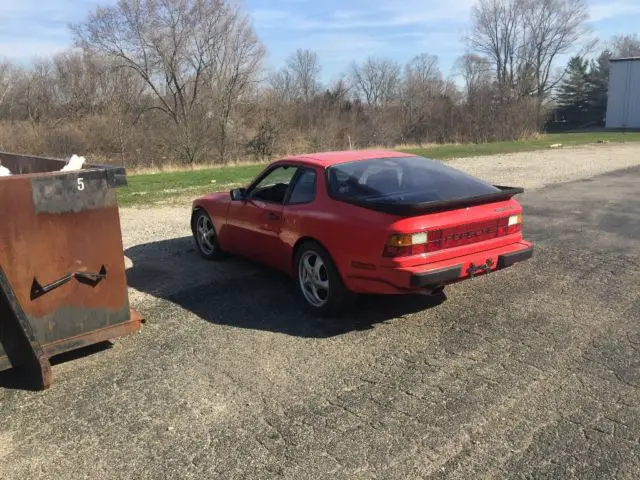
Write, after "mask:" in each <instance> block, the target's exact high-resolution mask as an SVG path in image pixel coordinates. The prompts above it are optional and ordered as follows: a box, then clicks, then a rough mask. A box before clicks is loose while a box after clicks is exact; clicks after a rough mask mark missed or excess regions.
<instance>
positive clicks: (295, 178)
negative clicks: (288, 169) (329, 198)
mask: <svg viewBox="0 0 640 480" xmlns="http://www.w3.org/2000/svg"><path fill="white" fill-rule="evenodd" d="M305 171H310V172H312V173H313V175H314V178H313V198H312V199H311V200H309V201H307V202H297V203H290V200H291V195H292V194H293V189H294V188H295V187H296V185H297V184H298V181H299V180H300V177H302V175H303V174H304V173H305ZM317 194H318V172H316V169H315V168H312V167H307V166H298V171H297V172H296V174H295V175H294V176H293V178H292V179H291V184H290V185H289V190H288V191H287V194H286V195H285V197H284V205H307V204H309V203H313V202H315V200H316V196H317Z"/></svg>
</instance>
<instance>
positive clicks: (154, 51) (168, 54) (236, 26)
mask: <svg viewBox="0 0 640 480" xmlns="http://www.w3.org/2000/svg"><path fill="white" fill-rule="evenodd" d="M240 31H242V33H240ZM74 33H75V37H76V43H77V45H79V46H81V47H83V48H84V49H86V50H88V51H92V52H95V51H97V52H102V53H105V54H107V55H109V56H111V57H112V58H114V59H115V60H116V61H117V62H118V64H119V65H120V66H123V67H126V68H130V69H132V70H133V71H134V72H136V73H137V74H138V75H140V77H141V78H142V79H143V80H144V81H145V83H146V85H147V87H148V89H149V91H150V92H151V93H152V94H153V95H154V97H155V98H156V101H157V103H156V104H155V105H153V107H152V108H154V109H157V110H159V111H161V112H163V113H165V114H166V115H167V116H168V117H169V118H171V120H172V121H173V123H174V125H175V127H176V130H177V132H178V134H179V148H180V150H181V151H182V153H183V155H184V156H185V158H186V159H187V160H188V161H189V162H190V163H193V162H194V161H196V160H197V159H198V158H199V157H200V156H201V154H202V152H203V149H204V148H205V147H206V144H207V143H208V142H209V137H210V135H209V131H208V130H209V129H208V127H209V125H208V122H206V119H207V118H212V117H213V115H215V113H214V114H213V115H211V114H209V115H207V114H206V113H207V111H208V110H209V108H207V105H205V102H204V101H203V99H204V98H205V97H206V95H205V92H206V91H207V88H206V87H207V84H209V85H210V84H211V81H212V78H215V77H216V74H214V73H212V72H215V70H216V69H217V68H219V66H220V63H221V61H222V63H225V62H226V65H229V63H232V62H231V60H229V58H228V57H226V55H229V50H230V47H229V41H230V39H232V40H231V43H234V44H236V47H237V43H236V42H237V40H238V38H243V39H244V40H245V41H255V42H257V40H255V36H253V31H252V29H251V26H250V25H249V23H248V22H247V21H246V18H245V17H244V16H243V15H241V14H240V13H239V12H238V10H237V9H236V7H234V6H233V5H231V4H230V3H227V1H225V0H119V1H118V3H117V4H116V5H115V6H113V7H98V8H97V10H96V11H95V12H94V13H93V14H91V15H90V16H89V17H88V19H87V20H86V21H85V22H84V23H82V24H80V25H76V26H75V27H74ZM249 51H252V52H253V54H255V55H262V50H261V49H260V48H249V49H246V50H244V54H243V55H239V56H237V57H239V58H241V60H240V63H241V64H242V65H247V64H248V63H251V62H248V61H247V58H246V54H247V53H248V52H249ZM222 57H224V59H223V58H222ZM236 60H237V58H236ZM237 68H238V69H240V67H239V66H238V67H237ZM226 69H227V71H233V67H228V66H227V67H226ZM233 96H235V97H236V98H237V95H236V94H235V93H234V94H233Z"/></svg>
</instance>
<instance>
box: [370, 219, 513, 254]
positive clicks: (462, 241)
mask: <svg viewBox="0 0 640 480" xmlns="http://www.w3.org/2000/svg"><path fill="white" fill-rule="evenodd" d="M521 230H522V214H518V215H511V216H510V217H503V218H497V219H494V220H488V221H484V222H476V223H471V224H466V225H457V226H454V227H448V228H444V229H440V230H429V231H428V232H419V233H413V234H394V235H391V236H390V237H389V239H388V241H387V245H386V246H385V248H384V254H383V255H384V256H385V257H391V258H394V257H406V256H410V255H420V254H422V253H431V252H437V251H438V250H443V249H445V248H453V247H460V246H463V245H468V244H471V243H476V242H481V241H484V240H491V239H492V238H496V237H504V236H506V235H512V234H514V233H518V232H520V231H521Z"/></svg>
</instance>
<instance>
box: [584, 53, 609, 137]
mask: <svg viewBox="0 0 640 480" xmlns="http://www.w3.org/2000/svg"><path fill="white" fill-rule="evenodd" d="M611 57H612V53H611V52H610V51H609V50H605V51H603V52H602V53H601V54H600V55H599V56H598V58H597V59H596V60H592V61H591V68H590V71H589V111H590V116H591V118H592V119H593V120H594V121H597V122H598V123H599V124H604V118H605V115H606V113H607V91H608V89H609V59H610V58H611Z"/></svg>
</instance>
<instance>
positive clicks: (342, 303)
mask: <svg viewBox="0 0 640 480" xmlns="http://www.w3.org/2000/svg"><path fill="white" fill-rule="evenodd" d="M295 267H296V284H297V287H298V291H299V293H300V296H301V297H302V300H303V301H304V303H305V305H306V306H307V308H308V309H309V310H310V311H311V313H313V314H315V315H319V316H336V315H340V314H342V313H344V312H345V311H346V310H347V308H348V307H350V306H351V305H352V303H353V300H354V298H355V295H354V294H353V293H351V292H349V291H348V290H347V288H346V287H345V286H344V283H343V282H342V278H340V274H339V273H338V269H337V268H336V266H335V264H334V263H333V260H332V259H331V256H330V255H329V254H328V252H327V251H326V250H325V249H324V248H322V246H320V245H319V244H318V243H316V242H306V243H304V244H303V245H302V246H300V248H299V249H298V251H297V253H296V258H295Z"/></svg>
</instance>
